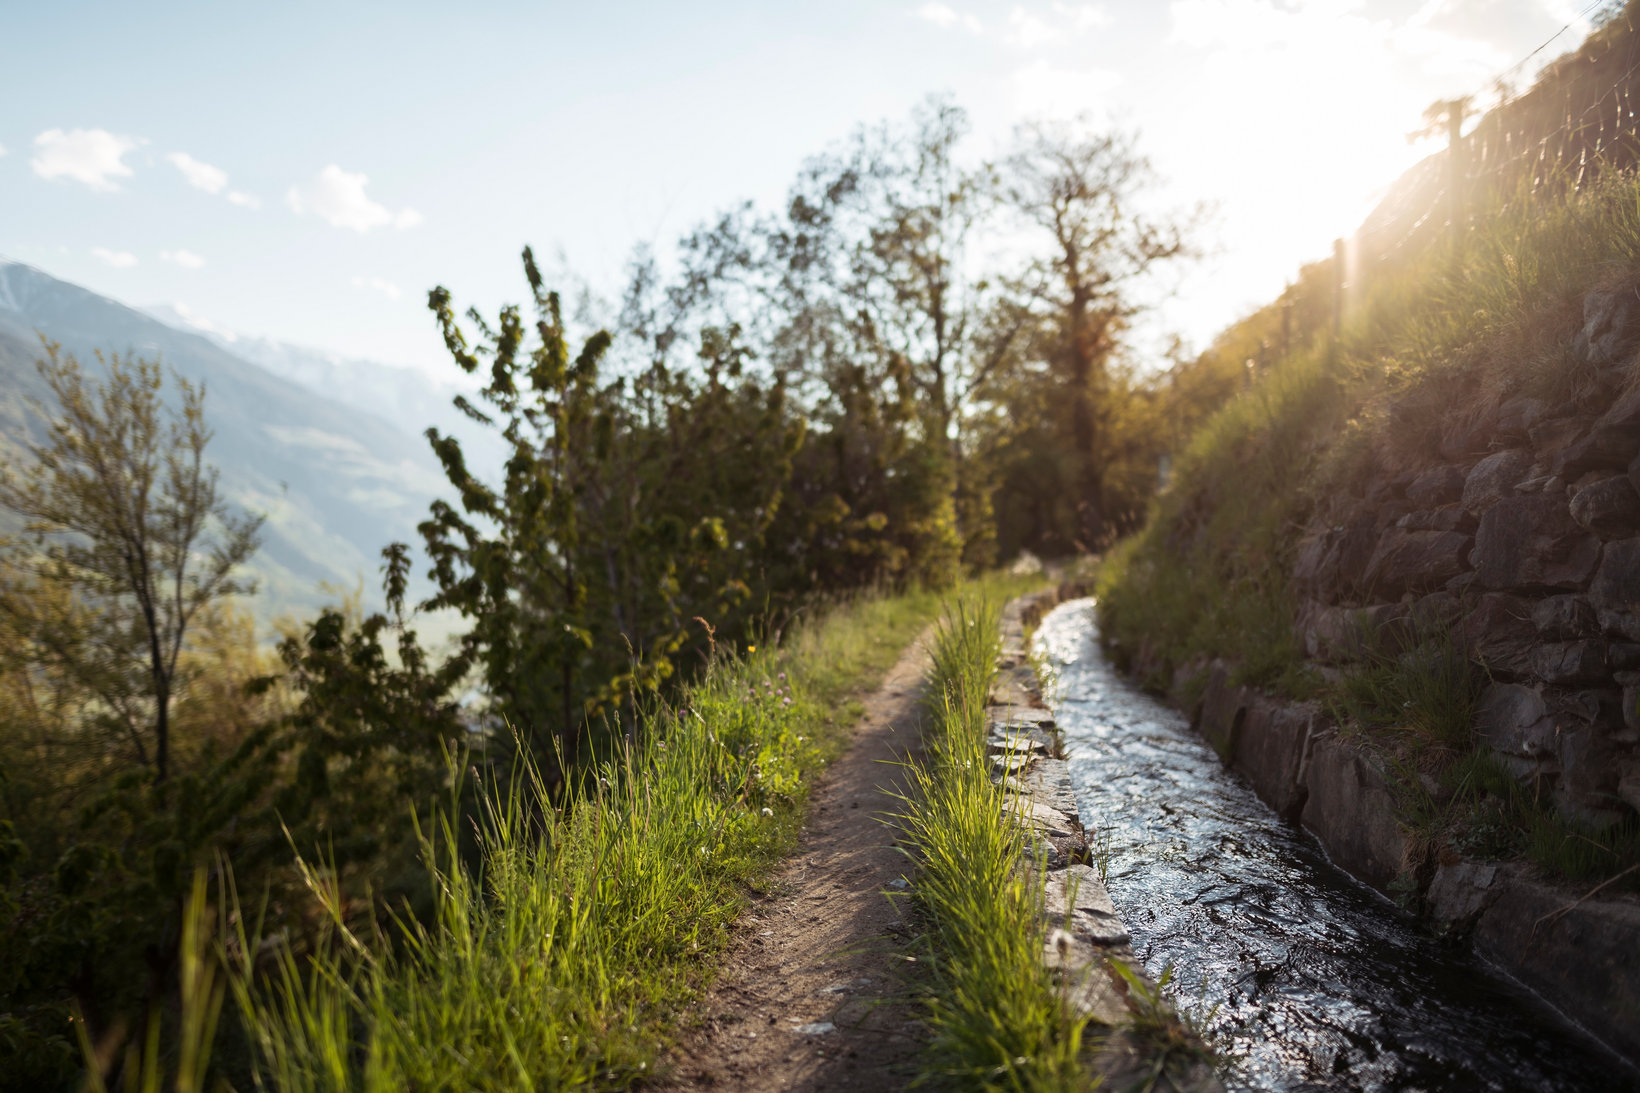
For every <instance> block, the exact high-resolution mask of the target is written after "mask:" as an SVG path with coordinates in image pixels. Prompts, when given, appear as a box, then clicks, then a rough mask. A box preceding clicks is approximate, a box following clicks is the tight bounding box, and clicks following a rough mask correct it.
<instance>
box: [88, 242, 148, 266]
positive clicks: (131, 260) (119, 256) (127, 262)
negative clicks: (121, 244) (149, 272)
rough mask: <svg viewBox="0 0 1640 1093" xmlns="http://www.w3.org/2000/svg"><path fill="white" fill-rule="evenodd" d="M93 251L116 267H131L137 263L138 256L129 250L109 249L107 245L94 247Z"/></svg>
mask: <svg viewBox="0 0 1640 1093" xmlns="http://www.w3.org/2000/svg"><path fill="white" fill-rule="evenodd" d="M91 253H92V254H93V255H95V256H96V257H98V258H101V259H102V260H103V261H104V262H107V263H108V264H109V265H111V266H113V267H114V268H115V269H130V268H131V267H132V266H134V265H136V264H137V256H136V255H134V254H132V253H131V252H130V251H128V250H109V249H108V248H107V247H92V248H91Z"/></svg>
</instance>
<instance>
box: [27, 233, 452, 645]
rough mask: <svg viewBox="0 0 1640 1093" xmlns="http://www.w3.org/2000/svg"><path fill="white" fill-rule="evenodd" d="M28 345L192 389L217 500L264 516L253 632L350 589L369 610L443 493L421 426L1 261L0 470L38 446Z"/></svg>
mask: <svg viewBox="0 0 1640 1093" xmlns="http://www.w3.org/2000/svg"><path fill="white" fill-rule="evenodd" d="M41 338H45V339H47V340H49V341H52V342H56V343H59V344H60V345H61V346H62V348H63V350H64V351H65V352H69V353H72V354H74V355H75V356H76V357H77V358H78V359H79V360H80V361H81V362H82V364H83V365H86V366H88V367H91V368H94V367H95V364H94V358H95V354H96V352H97V351H99V350H100V351H102V352H104V353H107V352H116V353H121V354H125V353H135V354H138V355H141V356H148V357H153V356H158V357H159V359H161V360H162V361H163V362H164V363H165V364H166V365H167V366H168V367H169V368H171V369H173V370H174V371H175V372H176V374H178V375H180V376H183V377H184V378H186V379H188V380H189V381H191V382H195V383H202V384H204V386H205V389H206V400H205V413H206V420H207V423H208V424H209V425H210V426H211V427H212V428H213V430H214V431H215V436H214V437H213V439H212V442H211V444H210V446H209V447H208V448H207V449H206V456H207V458H208V459H209V460H210V461H211V462H212V463H214V464H215V465H217V466H218V467H219V468H220V469H221V472H222V489H223V493H224V495H225V496H226V498H227V499H228V500H229V502H230V503H231V504H233V505H236V506H238V507H240V508H243V509H245V510H247V511H251V512H259V513H263V514H265V515H266V516H267V522H266V523H265V525H264V529H263V546H262V548H261V550H260V551H258V553H257V556H256V557H255V558H254V559H253V560H252V564H251V569H252V570H253V572H254V573H255V575H256V576H257V578H258V579H259V583H260V585H261V586H262V590H261V592H260V593H259V594H258V596H257V597H256V599H255V600H254V601H253V602H252V603H251V604H250V605H249V606H250V607H251V609H252V611H253V613H254V614H255V615H257V617H258V618H259V619H261V620H264V621H265V620H269V619H272V618H274V617H276V616H278V615H280V614H288V613H293V612H294V613H298V614H303V613H310V612H311V611H312V610H314V609H316V608H317V607H319V606H320V605H322V604H325V603H334V602H336V601H337V600H338V599H339V598H340V596H341V594H342V593H343V591H345V590H349V589H351V588H353V587H355V586H357V585H358V584H360V583H361V582H362V584H363V586H364V589H365V598H366V601H367V602H373V601H374V600H376V599H377V598H378V597H377V596H376V595H375V594H374V593H375V589H376V586H377V580H376V573H377V571H378V569H379V554H380V550H381V548H382V547H384V546H386V545H387V544H388V543H389V542H392V541H394V540H403V541H407V542H412V543H415V542H418V541H419V536H417V535H416V532H415V526H416V524H417V522H419V521H420V520H421V519H422V518H423V516H424V515H425V513H426V512H427V507H428V504H429V502H431V500H432V499H433V498H434V497H435V496H437V495H438V494H439V493H440V492H442V491H443V490H444V489H445V486H446V483H445V481H444V478H443V475H442V473H441V471H440V468H439V466H438V463H437V460H436V459H435V458H434V457H433V455H432V453H431V451H430V450H429V449H428V447H427V444H426V442H425V440H423V439H422V437H421V436H420V435H419V434H420V432H421V430H422V428H423V427H425V425H427V424H429V423H428V422H423V421H402V420H394V419H393V418H392V417H388V416H384V415H382V414H380V413H375V414H372V413H361V412H360V408H359V407H357V406H353V405H349V404H347V403H344V402H342V401H340V400H337V399H334V398H331V397H328V396H327V395H326V393H325V392H323V391H320V390H317V389H315V388H313V387H308V386H305V385H301V384H298V383H296V382H294V381H292V380H291V379H289V378H286V377H281V376H279V375H277V374H276V373H275V372H273V371H271V370H269V369H268V368H266V367H264V366H262V365H259V364H257V363H255V362H252V361H249V360H246V359H244V358H243V357H241V356H239V355H238V354H235V353H233V352H231V351H230V350H229V349H227V348H226V347H224V346H223V345H221V344H219V343H218V342H216V341H213V340H212V339H210V338H208V337H205V336H203V335H202V334H201V333H196V332H192V331H185V330H179V329H177V328H176V327H173V326H170V325H168V324H166V323H164V322H161V321H160V320H159V319H157V318H155V317H153V316H152V315H148V314H144V313H143V312H142V311H140V310H138V309H136V308H132V307H130V306H128V305H126V304H123V303H120V302H119V301H116V300H113V299H110V298H109V297H106V296H101V295H99V294H97V293H95V292H92V291H91V290H89V289H85V288H83V287H81V286H78V285H75V284H73V283H71V282H68V281H63V280H61V279H59V278H56V277H53V276H52V275H51V274H49V273H46V272H45V271H43V270H40V269H37V268H36V267H33V266H29V265H26V264H24V263H21V262H16V261H12V260H9V259H5V258H0V454H3V455H4V456H5V457H7V458H11V459H15V458H18V457H20V456H21V455H22V451H23V449H24V445H25V444H26V443H27V441H28V440H30V439H38V437H39V436H40V435H41V434H40V424H41V423H40V420H39V417H38V414H37V412H36V411H35V410H34V409H33V407H32V406H31V405H30V400H33V401H36V402H44V403H46V404H47V405H49V397H48V396H49V392H48V391H47V389H46V388H45V385H44V381H43V380H42V379H41V378H40V376H39V374H38V371H37V369H36V367H35V361H37V360H38V359H39V357H40V356H41V352H42V350H41V345H40V339H41ZM383 367H385V366H383ZM419 583H420V582H419V581H418V584H419ZM327 586H328V587H327ZM422 591H424V589H423V588H419V587H418V588H414V589H413V590H412V592H413V594H420V593H421V592H422Z"/></svg>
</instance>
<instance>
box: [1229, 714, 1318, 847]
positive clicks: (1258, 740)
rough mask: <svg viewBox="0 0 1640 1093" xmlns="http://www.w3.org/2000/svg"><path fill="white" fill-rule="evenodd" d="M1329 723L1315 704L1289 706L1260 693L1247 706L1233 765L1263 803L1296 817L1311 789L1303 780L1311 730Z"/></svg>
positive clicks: (1286, 814) (1312, 731) (1285, 815)
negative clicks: (1302, 773) (1301, 776)
mask: <svg viewBox="0 0 1640 1093" xmlns="http://www.w3.org/2000/svg"><path fill="white" fill-rule="evenodd" d="M1325 727H1326V719H1325V716H1324V715H1323V714H1322V713H1321V708H1320V706H1319V705H1318V704H1316V703H1304V704H1301V705H1290V704H1288V703H1285V702H1279V701H1275V700H1272V699H1268V698H1264V697H1262V696H1260V697H1259V698H1256V699H1255V700H1254V701H1253V703H1252V705H1251V706H1250V707H1249V709H1248V713H1247V718H1246V720H1245V721H1243V722H1242V729H1241V735H1240V738H1239V739H1238V740H1237V741H1236V753H1235V756H1234V763H1233V765H1234V766H1235V768H1236V769H1237V770H1239V771H1241V773H1242V774H1244V775H1246V777H1247V780H1248V782H1250V783H1251V784H1252V786H1253V791H1254V792H1255V793H1257V794H1258V795H1259V797H1260V798H1261V799H1262V800H1263V801H1264V803H1265V804H1267V805H1269V806H1270V807H1271V808H1273V809H1275V810H1276V811H1277V812H1278V813H1280V814H1281V815H1282V816H1284V817H1286V818H1287V819H1297V818H1298V816H1299V814H1300V813H1301V812H1302V811H1303V809H1304V800H1305V798H1306V796H1308V791H1307V790H1306V789H1305V787H1304V783H1303V782H1302V781H1301V779H1300V773H1301V772H1302V771H1303V769H1304V761H1305V758H1306V753H1307V751H1308V747H1309V743H1310V739H1311V737H1312V735H1313V734H1315V733H1318V732H1320V731H1321V730H1322V729H1324V728H1325Z"/></svg>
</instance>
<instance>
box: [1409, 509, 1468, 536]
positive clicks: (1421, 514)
mask: <svg viewBox="0 0 1640 1093" xmlns="http://www.w3.org/2000/svg"><path fill="white" fill-rule="evenodd" d="M1395 526H1396V527H1398V528H1404V529H1405V530H1407V531H1462V532H1472V531H1474V530H1475V517H1474V514H1473V513H1470V512H1468V511H1467V510H1465V509H1463V508H1461V507H1460V506H1458V505H1448V506H1447V507H1446V508H1444V509H1418V510H1417V511H1415V512H1409V513H1407V514H1406V515H1405V516H1403V517H1401V518H1400V519H1399V520H1397V521H1395Z"/></svg>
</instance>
